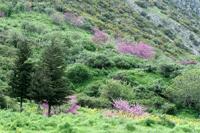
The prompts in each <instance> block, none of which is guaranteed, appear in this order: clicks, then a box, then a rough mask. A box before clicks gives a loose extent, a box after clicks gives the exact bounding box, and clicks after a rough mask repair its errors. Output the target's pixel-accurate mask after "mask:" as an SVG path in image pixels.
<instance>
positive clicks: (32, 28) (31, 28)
mask: <svg viewBox="0 0 200 133" xmlns="http://www.w3.org/2000/svg"><path fill="white" fill-rule="evenodd" d="M22 29H24V30H26V31H27V32H32V33H38V34H40V33H43V32H44V29H45V28H44V27H42V26H40V25H39V24H37V25H36V24H34V23H31V22H23V23H22Z"/></svg>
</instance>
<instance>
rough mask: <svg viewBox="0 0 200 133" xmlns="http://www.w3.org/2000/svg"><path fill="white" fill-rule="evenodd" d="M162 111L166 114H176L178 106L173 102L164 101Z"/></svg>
mask: <svg viewBox="0 0 200 133" xmlns="http://www.w3.org/2000/svg"><path fill="white" fill-rule="evenodd" d="M161 108H162V111H163V113H165V114H169V115H175V114H176V112H177V108H176V105H175V104H172V103H164V104H163V105H162V106H161Z"/></svg>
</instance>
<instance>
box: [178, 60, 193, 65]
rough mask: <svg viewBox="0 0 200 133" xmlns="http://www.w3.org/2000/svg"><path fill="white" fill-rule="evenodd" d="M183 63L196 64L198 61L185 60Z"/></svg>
mask: <svg viewBox="0 0 200 133" xmlns="http://www.w3.org/2000/svg"><path fill="white" fill-rule="evenodd" d="M180 63H181V64H182V65H196V64H197V62H196V61H192V60H185V61H182V62H180Z"/></svg>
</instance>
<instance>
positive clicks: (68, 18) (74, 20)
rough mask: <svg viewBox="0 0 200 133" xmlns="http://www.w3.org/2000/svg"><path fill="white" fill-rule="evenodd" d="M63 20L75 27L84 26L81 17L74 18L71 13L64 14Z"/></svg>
mask: <svg viewBox="0 0 200 133" xmlns="http://www.w3.org/2000/svg"><path fill="white" fill-rule="evenodd" d="M64 19H65V20H66V21H68V22H70V23H71V24H73V25H76V26H83V25H84V18H83V17H81V16H76V15H75V14H73V13H70V12H66V13H64Z"/></svg>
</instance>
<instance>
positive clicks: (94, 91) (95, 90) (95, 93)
mask: <svg viewBox="0 0 200 133" xmlns="http://www.w3.org/2000/svg"><path fill="white" fill-rule="evenodd" d="M102 85H103V82H102V81H96V82H93V83H92V84H89V85H88V86H87V87H86V91H85V93H86V94H87V95H88V96H90V97H99V96H100V95H101V93H100V92H101V91H100V90H101V89H102Z"/></svg>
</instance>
